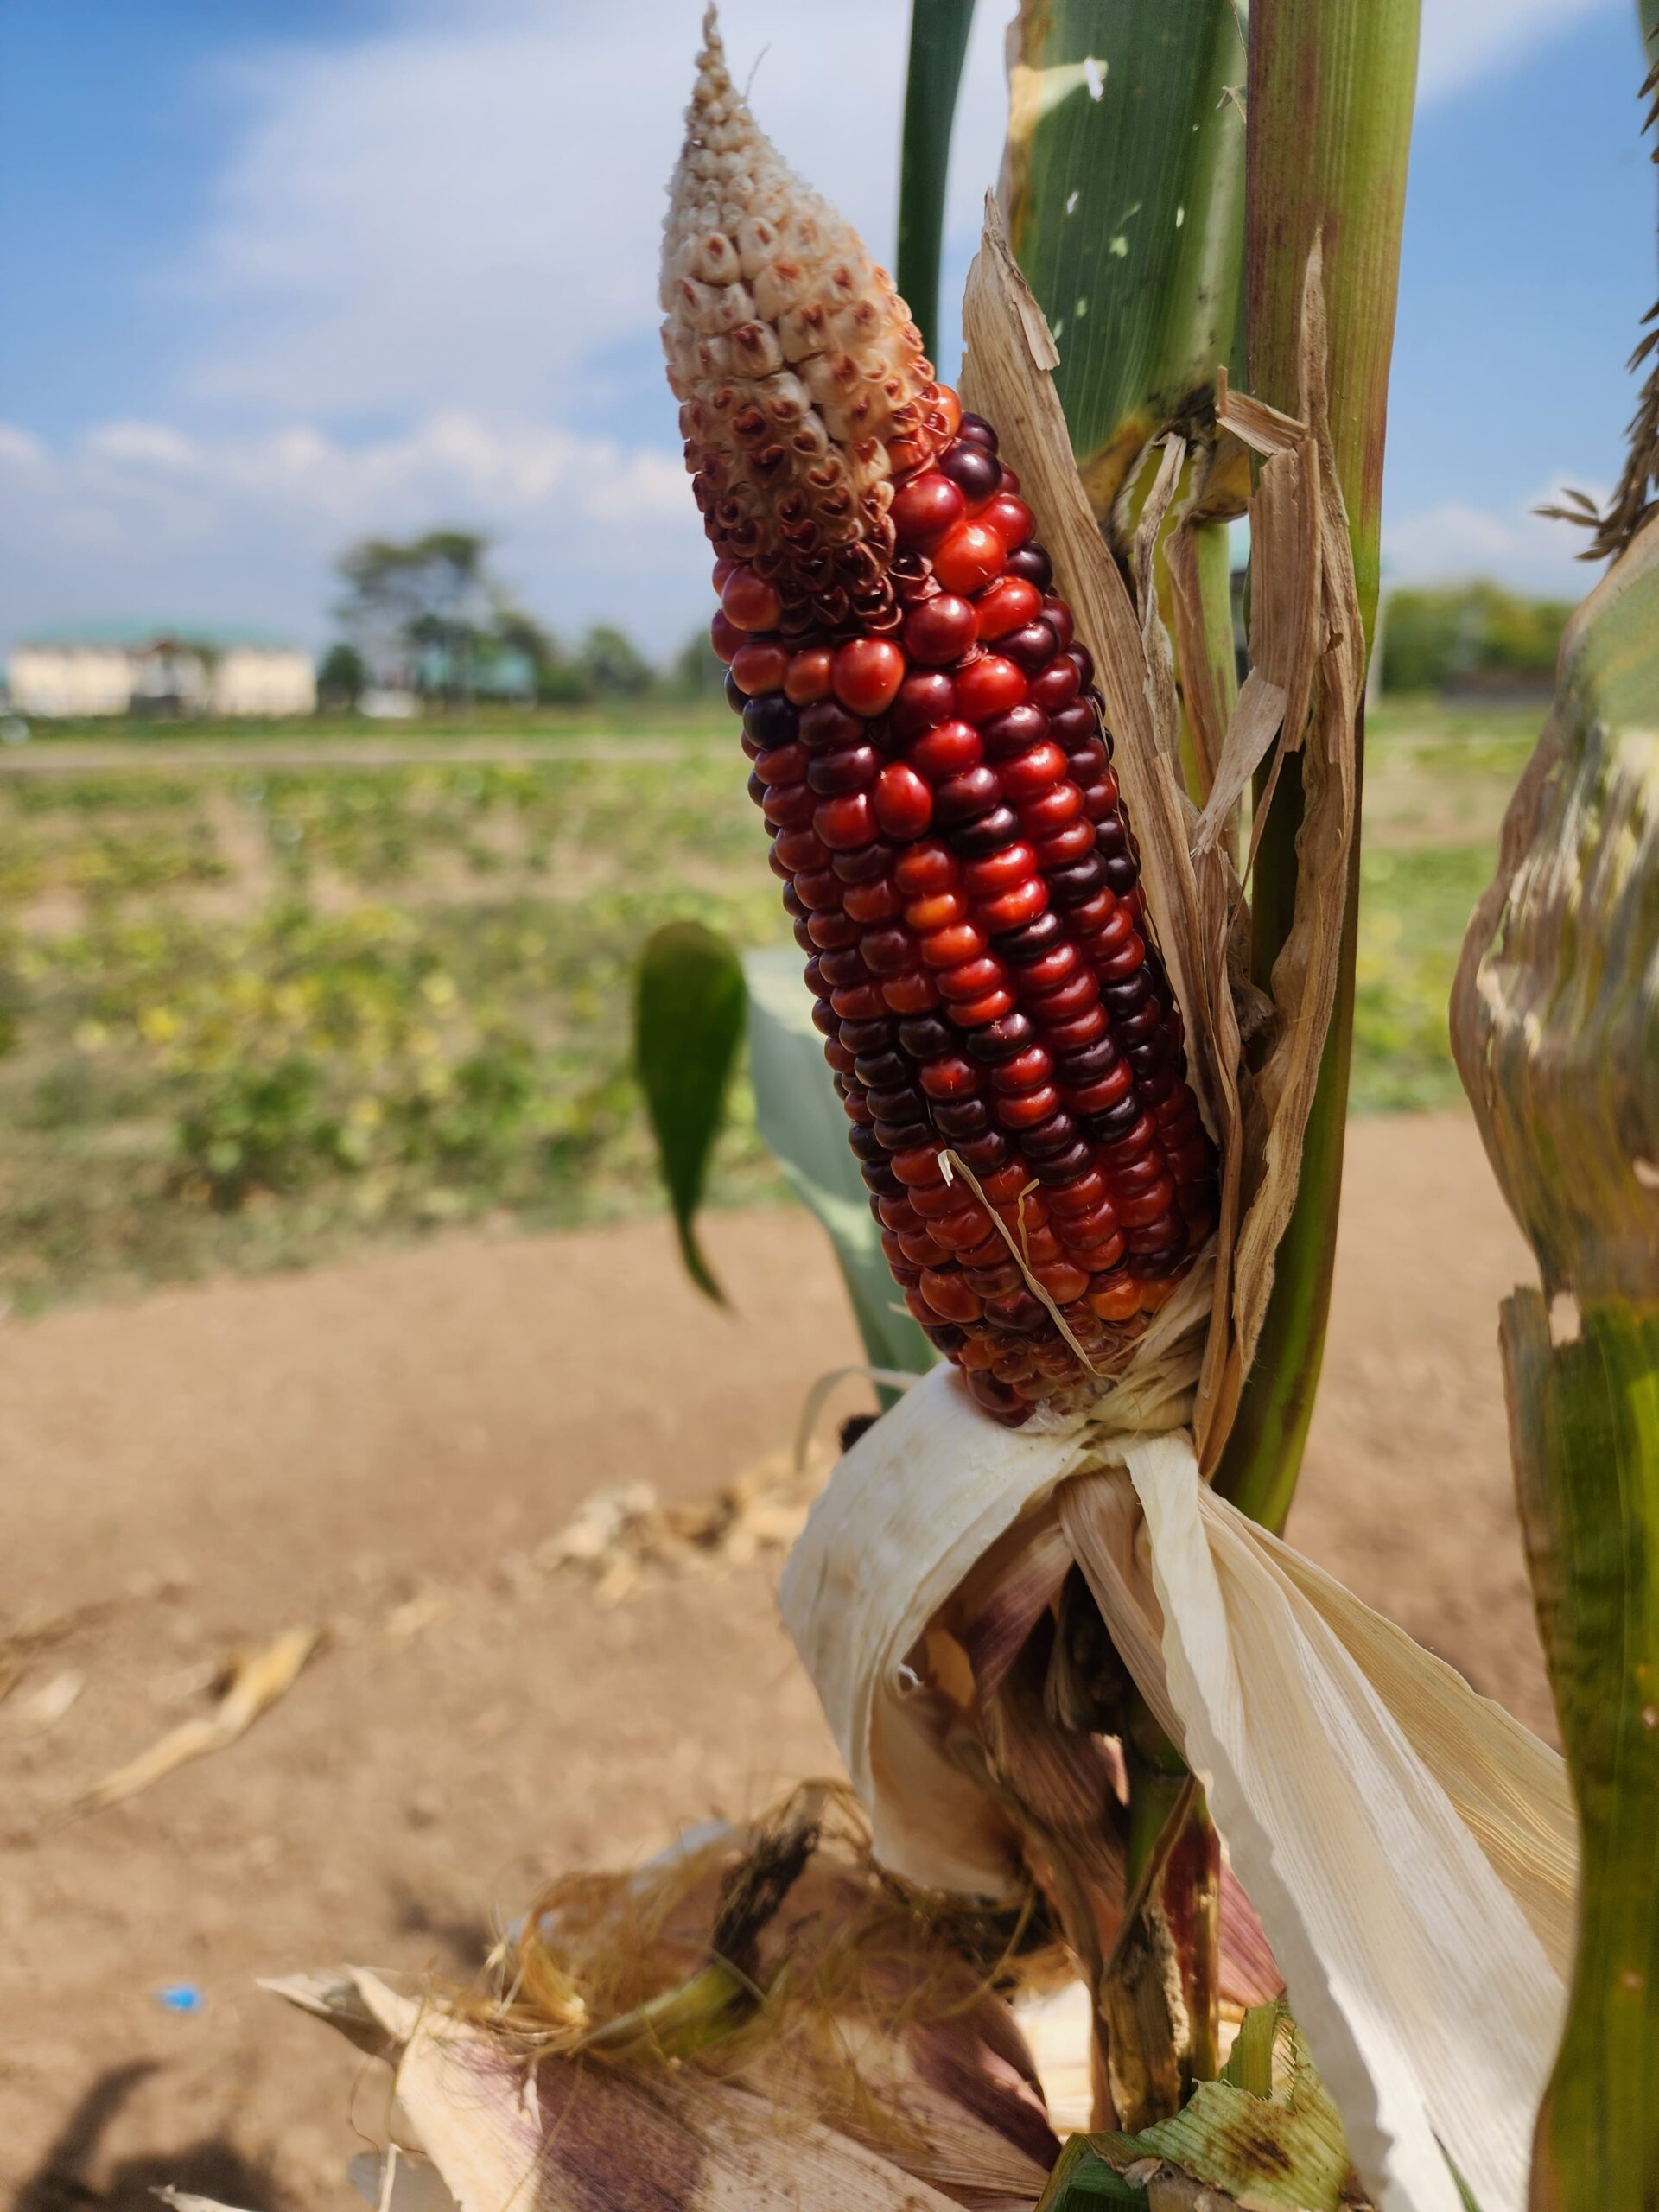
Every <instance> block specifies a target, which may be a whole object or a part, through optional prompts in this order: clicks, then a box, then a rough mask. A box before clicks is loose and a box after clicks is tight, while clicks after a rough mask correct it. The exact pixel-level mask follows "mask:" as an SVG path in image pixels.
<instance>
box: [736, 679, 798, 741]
mask: <svg viewBox="0 0 1659 2212" xmlns="http://www.w3.org/2000/svg"><path fill="white" fill-rule="evenodd" d="M800 720H801V717H800V714H799V711H798V709H796V708H794V707H791V705H790V703H789V701H788V700H787V699H785V696H784V695H783V693H782V692H781V691H767V692H766V693H764V694H763V695H762V696H761V697H760V698H759V699H751V700H750V701H749V702H748V704H747V706H746V707H745V708H744V709H743V734H744V736H745V737H747V739H748V740H749V741H750V743H751V744H753V745H758V746H760V747H761V749H762V750H763V751H766V752H769V751H770V750H771V749H772V747H773V746H774V745H788V744H791V742H792V741H793V740H794V738H795V735H796V732H797V728H798V725H799V722H800Z"/></svg>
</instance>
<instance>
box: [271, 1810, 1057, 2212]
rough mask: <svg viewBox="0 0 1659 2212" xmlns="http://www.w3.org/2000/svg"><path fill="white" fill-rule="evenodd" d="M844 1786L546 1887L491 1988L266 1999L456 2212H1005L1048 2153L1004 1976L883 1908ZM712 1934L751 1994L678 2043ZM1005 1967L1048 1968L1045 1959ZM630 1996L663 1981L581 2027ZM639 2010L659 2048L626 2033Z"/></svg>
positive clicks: (925, 1918)
mask: <svg viewBox="0 0 1659 2212" xmlns="http://www.w3.org/2000/svg"><path fill="white" fill-rule="evenodd" d="M844 1796H845V1793H844V1790H838V1789H837V1786H836V1785H834V1784H817V1785H808V1786H806V1787H805V1788H804V1789H802V1790H801V1791H798V1792H797V1793H796V1795H795V1796H794V1797H793V1798H791V1800H789V1801H788V1802H786V1804H785V1806H784V1807H782V1808H779V1812H778V1813H777V1814H775V1815H772V1817H771V1819H769V1820H768V1821H766V1822H763V1823H761V1824H760V1825H759V1826H757V1827H754V1828H752V1829H747V1830H742V1829H736V1828H732V1827H715V1828H713V1829H712V1830H709V1831H705V1832H704V1833H703V1834H702V1837H701V1838H699V1839H688V1840H686V1841H685V1842H684V1843H683V1844H682V1845H680V1846H677V1847H675V1848H673V1849H672V1850H671V1851H670V1852H668V1853H664V1854H663V1855H662V1857H661V1858H659V1859H657V1860H655V1861H653V1862H652V1865H651V1866H647V1867H645V1868H643V1869H641V1870H639V1872H637V1873H635V1874H632V1875H624V1876H615V1877H601V1876H589V1877H578V1878H573V1879H572V1880H571V1881H570V1882H569V1883H567V1884H565V1885H556V1886H555V1888H554V1889H553V1890H552V1891H550V1892H549V1894H548V1896H547V1897H546V1898H545V1899H543V1901H542V1902H540V1903H539V1904H537V1905H536V1906H535V1907H533V1908H532V1910H531V1913H530V1914H529V1915H528V1916H526V1918H525V1921H524V1924H523V1928H522V1930H521V1932H520V1933H519V1934H518V1936H517V1937H516V1939H515V1940H514V1942H513V1943H512V1945H511V1946H509V1947H507V1948H506V1949H505V1955H504V1957H503V1958H502V1960H501V1962H500V1966H499V1973H500V1977H501V1986H500V1989H499V1994H498V1995H497V1996H495V1997H493V1998H477V1997H464V1996H461V1994H459V1993H455V1994H453V1995H444V1994H442V1993H435V1992H431V1991H428V1992H426V1993H423V1994H422V1995H421V1996H418V1997H417V1996H416V1995H413V1994H410V1993H404V1992H401V1991H399V1990H397V1989H396V1988H394V1987H393V1986H391V1985H390V1984H388V1983H386V1982H385V1981H384V1980H381V1979H380V1978H379V1977H377V1976H375V1975H372V1974H365V1972H363V1971H362V1970H361V1969H354V1968H353V1969H346V1970H345V1971H344V1972H343V1973H341V1974H334V1975H326V1976H305V1977H297V1978H296V1979H295V1980H292V1981H290V1982H289V1983H286V1984H281V1985H276V1984H273V1985H270V1986H273V1987H275V1988H277V1990H278V1993H281V1994H283V1995H285V1996H287V1997H289V1999H290V2000H291V2001H293V2002H295V2003H296V2004H298V2005H301V2006H302V2009H304V2010H306V2011H308V2012H312V2013H314V2014H316V2015H318V2016H319V2017H321V2018H325V2019H327V2020H328V2021H330V2022H331V2023H332V2024H334V2025H336V2026H338V2027H339V2028H340V2029H341V2031H343V2032H344V2033H346V2035H347V2036H348V2037H350V2038H351V2040H352V2041H353V2042H354V2043H355V2044H358V2045H359V2047H360V2048H366V2049H370V2050H372V2051H373V2052H374V2053H375V2055H376V2056H384V2057H385V2058H386V2059H387V2061H388V2063H390V2064H391V2066H392V2068H393V2069H394V2081H393V2089H392V2102H391V2124H390V2131H389V2134H390V2140H391V2142H392V2143H395V2144H397V2145H400V2146H401V2148H402V2151H403V2152H404V2153H405V2154H407V2153H410V2152H412V2153H414V2154H416V2155H417V2156H418V2157H420V2158H423V2159H425V2160H429V2161H430V2162H431V2167H432V2168H433V2169H435V2171H436V2173H437V2175H439V2176H441V2177H442V2182H443V2183H444V2185H445V2186H446V2188H447V2189H448V2191H449V2192H450V2194H451V2196H453V2198H454V2201H455V2202H457V2203H458V2204H459V2205H460V2206H461V2208H462V2212H499V2208H505V2206H506V2205H508V2204H510V2203H512V2204H521V2203H522V2204H528V2205H531V2206H537V2207H546V2208H549V2212H551V2208H554V2207H557V2208H560V2212H565V2209H566V2208H569V2212H578V2209H579V2208H580V2212H587V2208H588V2207H591V2206H592V2205H594V2204H595V2203H598V2202H603V2203H604V2204H606V2205H607V2206H613V2207H616V2208H618V2212H629V2209H630V2208H632V2207H635V2206H638V2207H639V2212H664V2209H665V2208H669V2207H673V2208H682V2207H683V2208H685V2212H691V2208H694V2207H695V2208H701V2207H705V2206H721V2207H723V2206H727V2205H737V2204H744V2203H753V2202H803V2203H808V2204H811V2205H814V2206H817V2205H823V2206H825V2207H829V2208H831V2212H834V2208H837V2207H841V2206H842V2205H846V2206H849V2207H868V2208H872V2212H879V2209H880V2208H887V2207H893V2208H894V2212H898V2209H899V2208H901V2207H905V2208H909V2207H927V2208H930V2209H931V2208H932V2207H934V2206H936V2205H939V2204H944V2203H953V2204H957V2205H960V2206H963V2207H964V2208H968V2212H1015V2209H1016V2208H1019V2209H1020V2212H1023V2208H1027V2207H1029V2206H1030V2205H1031V2204H1032V2203H1033V2202H1034V2201H1035V2199H1036V2197H1037V2196H1039V2194H1040V2192H1041V2190H1042V2188H1043V2186H1044V2184H1045V2182H1046V2177H1047V2174H1048V2171H1049V2170H1050V2168H1051V2166H1052V2163H1053V2159H1054V2157H1055V2155H1056V2152H1057V2151H1058V2144H1057V2142H1056V2139H1055V2138H1054V2136H1053V2135H1052V2133H1051V2131H1050V2130H1049V2128H1048V2126H1047V2125H1046V2120H1045V2119H1044V2115H1043V2110H1042V2105H1041V2099H1040V2091H1039V2086H1038V2083H1037V2078H1036V2075H1035V2072H1034V2069H1033V2063H1032V2060H1031V2057H1030V2054H1029V2052H1028V2051H1027V2048H1026V2045H1025V2044H1024V2041H1023V2039H1022V2038H1021V2037H1020V2032H1019V2030H1018V2028H1017V2026H1016V2025H1015V2024H1014V2018H1013V2015H1012V2013H1011V2012H1010V2011H1009V2008H1008V2005H1007V2001H1006V2000H1005V1999H1004V1998H1003V1997H1002V1996H1001V1995H999V1994H998V1993H996V1992H995V1990H994V1988H993V1986H992V1979H993V1976H994V1975H995V1977H996V1978H999V1979H1001V1980H1008V1979H1010V1978H1011V1977H1010V1975H1009V1974H1007V1973H1004V1972H1002V1971H1001V1969H1000V1968H997V1967H987V1965H985V1964H984V1963H983V1962H982V1961H981V1960H978V1959H976V1958H975V1957H973V1956H970V1955H969V1953H968V1951H967V1950H964V1949H963V1948H960V1942H961V1940H962V1938H963V1932H964V1930H966V1929H968V1927H969V1923H966V1922H964V1921H963V1918H962V1916H961V1915H960V1914H957V1915H956V1916H949V1915H947V1916H943V1917H940V1918H937V1919H936V1918H934V1917H932V1916H931V1915H930V1912H929V1910H927V1908H926V1907H925V1905H924V1904H920V1903H919V1902H915V1901H907V1900H906V1899H903V1898H900V1897H896V1896H895V1895H894V1894H893V1891H892V1890H891V1888H890V1886H889V1885H887V1884H886V1883H885V1882H884V1881H882V1880H881V1879H880V1878H879V1877H878V1876H877V1875H876V1874H875V1873H874V1870H873V1868H872V1867H871V1866H870V1863H869V1860H868V1855H867V1853H863V1852H862V1851H861V1848H860V1847H858V1845H857V1843H856V1836H857V1833H858V1830H857V1825H856V1823H853V1847H852V1848H850V1849H849V1847H848V1839H847V1838H846V1837H844V1836H843V1837H841V1838H838V1839H837V1840H836V1841H835V1842H834V1843H832V1844H829V1845H823V1843H822V1841H821V1829H820V1825H819V1824H820V1823H821V1822H822V1821H823V1819H824V1818H825V1815H826V1812H827V1813H828V1814H829V1815H832V1816H833V1815H834V1814H835V1812H836V1808H837V1806H838V1804H839V1803H840V1802H841V1801H842V1799H844ZM845 1826H846V1821H845V1820H843V1821H842V1827H845ZM780 1852H781V1853H782V1854H783V1855H782V1858H781V1859H780V1858H779V1853H780ZM803 1854H804V1855H803ZM768 1885H773V1886H772V1888H771V1889H770V1890H769V1888H768ZM746 1916H753V1917H752V1919H751V1920H748V1921H746ZM739 1923H745V1924H749V1925H752V1929H753V1934H752V1936H750V1937H747V1938H746V1937H744V1936H743V1935H742V1932H741V1926H740V1924H739ZM975 1925H976V1926H977V1923H975ZM711 1929H713V1931H714V1934H715V1937H716V1938H717V1939H718V1940H720V1941H722V1942H727V1943H728V1944H732V1943H739V1944H742V1943H745V1942H747V1946H748V1948H747V1958H748V1970H747V1981H748V1995H747V2002H746V2004H745V2005H742V2006H741V2007H740V2008H739V2010H738V2011H737V2012H728V2013H727V2015H726V2016H725V2017H724V2018H714V2017H711V2018H710V2020H709V2032H708V2033H707V2034H706V2035H705V2036H704V2037H702V2040H701V2041H700V2042H696V2041H692V2040H688V2038H687V2037H686V2036H685V2034H684V2033H683V2028H684V2027H685V2026H686V2025H687V2024H689V2014H688V2006H689V2004H690V2001H691V2000H692V1999H693V1998H694V1997H695V1994H696V1991H697V1989H698V1987H699V1986H700V1984H702V1983H703V1982H705V1981H707V1980H708V1979H709V1965H708V1963H707V1961H709V1940H710V1930H711ZM980 1940H981V1941H982V1937H981V1938H980ZM720 1963H721V1961H719V1960H718V1959H716V1960H715V1964H716V1965H718V1964H720ZM1021 1963H1022V1964H1026V1965H1027V1966H1028V1967H1030V1968H1031V1969H1032V1970H1033V1971H1035V1972H1037V1973H1039V1974H1040V1973H1042V1972H1044V1971H1052V1969H1046V1967H1045V1965H1044V1956H1043V1955H1041V1954H1039V1955H1037V1956H1035V1957H1034V1958H1032V1959H1030V1960H1028V1961H1025V1960H1022V1961H1021ZM550 1974H551V1978H552V1985H556V2002H554V2004H553V2005H551V2007H550V2008H549V2007H547V2006H545V2005H544V2004H543V1997H544V1995H545V1992H546V1990H547V1988H548V1987H549V1986H551V1985H550V1980H549V1977H550ZM688 1977H689V1978H688ZM742 1979H743V1978H742V1977H740V1980H742ZM641 1988H645V1989H651V1988H658V1989H659V1993H658V1995H657V1996H656V1997H655V1998H653V1999H651V2000H649V2001H648V2002H646V2003H645V2004H644V2005H634V2006H633V2009H632V2012H625V2013H623V2014H620V2015H619V2016H617V2017H616V2018H605V2017H603V2014H604V2011H605V2008H606V2006H607V2005H611V2004H615V2003H618V2002H621V2003H624V2004H626V2002H627V1999H628V1997H629V1995H630V1993H638V1991H639V1990H640V1989H641ZM572 1996H574V1998H575V2000H576V2001H575V2003H574V2004H572V2003H571V2002H569V1999H570V1998H571V1997H572ZM682 2014H688V2018H687V2019H682V2018H681V2017H680V2016H681V2015H682ZM671 2015H672V2016H673V2018H674V2025H673V2026H672V2027H671V2028H666V2024H667V2023H669V2021H670V2018H671ZM646 2020H649V2021H651V2022H652V2023H653V2024H656V2025H657V2026H658V2027H659V2028H666V2032H665V2034H664V2037H662V2039H660V2040H658V2039H656V2038H654V2037H652V2035H643V2036H642V2035H640V2034H639V2033H637V2032H635V2031H634V2025H633V2024H635V2023H643V2022H645V2021H646ZM619 2031H621V2032H619ZM750 2192H753V2193H752V2194H751V2193H750Z"/></svg>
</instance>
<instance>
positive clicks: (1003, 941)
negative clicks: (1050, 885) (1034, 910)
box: [991, 907, 1065, 968]
mask: <svg viewBox="0 0 1659 2212" xmlns="http://www.w3.org/2000/svg"><path fill="white" fill-rule="evenodd" d="M1064 938H1065V923H1064V922H1063V921H1062V920H1061V919H1060V918H1059V916H1058V914H1057V913H1055V912H1054V911H1053V909H1052V907H1046V908H1045V909H1044V911H1043V912H1041V913H1040V914H1039V915H1038V917H1037V918H1036V920H1035V921H1032V922H1026V923H1023V924H1022V925H1020V928H1019V929H1017V930H1005V931H1003V933H1002V934H1001V937H994V938H992V939H991V943H992V944H994V945H995V948H996V952H997V957H998V958H999V959H1001V960H1011V961H1012V962H1013V963H1014V966H1015V967H1016V968H1023V967H1025V966H1027V964H1028V963H1030V962H1031V961H1033V960H1040V959H1041V958H1042V957H1043V955H1044V954H1045V953H1046V952H1052V951H1053V950H1054V948H1055V946H1056V945H1057V944H1060V943H1061V942H1062V940H1063V939H1064Z"/></svg>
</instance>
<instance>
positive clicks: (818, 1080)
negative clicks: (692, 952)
mask: <svg viewBox="0 0 1659 2212" xmlns="http://www.w3.org/2000/svg"><path fill="white" fill-rule="evenodd" d="M743 973H744V975H745V976H746V977H747V982H748V987H749V1069H750V1075H751V1077H752V1080H753V1084H754V1103H755V1111H756V1114H757V1116H758V1117H759V1120H760V1134H761V1135H762V1136H763V1137H764V1138H765V1139H766V1142H767V1144H768V1145H769V1146H770V1147H771V1148H772V1153H773V1154H775V1156H776V1158H777V1160H778V1164H779V1166H780V1167H781V1168H782V1169H783V1171H784V1173H785V1175H787V1176H788V1178H789V1179H790V1182H791V1185H793V1187H794V1189H795V1192H796V1193H797V1195H798V1197H799V1198H801V1199H802V1200H803V1201H804V1203H805V1204H806V1205H809V1206H810V1207H811V1209H812V1211H813V1212H814V1213H815V1214H817V1217H818V1219H819V1220H820V1221H821V1222H822V1223H823V1225H824V1227H825V1228H826V1229H827V1230H829V1241H830V1243H832V1244H833V1245H834V1246H835V1250H836V1260H837V1261H838V1262H840V1265H841V1272H842V1277H843V1279H844V1280H845V1281H846V1285H847V1293H848V1295H849V1298H850V1299H851V1300H852V1301H853V1312H854V1313H855V1316H856V1318H857V1320H858V1326H859V1333H860V1334H861V1337H862V1338H863V1339H864V1349H865V1351H866V1353H867V1355H868V1358H869V1362H870V1364H871V1366H872V1367H887V1368H894V1369H897V1370H899V1371H900V1372H902V1373H906V1374H911V1375H921V1374H924V1373H925V1371H926V1370H927V1369H928V1368H930V1367H931V1365H932V1364H933V1361H934V1357H935V1355H934V1351H933V1348H932V1346H931V1344H929V1343H928V1341H927V1338H925V1336H924V1335H923V1334H922V1332H921V1331H920V1329H919V1328H918V1326H917V1325H916V1323H915V1322H914V1321H913V1320H912V1319H911V1317H910V1315H909V1314H908V1313H906V1311H905V1308H904V1306H903V1305H902V1304H901V1303H900V1301H899V1293H898V1290H897V1289H896V1287H894V1284H893V1277H892V1276H891V1275H890V1274H888V1273H887V1261H886V1260H885V1258H884V1257H883V1256H882V1252H881V1238H880V1230H878V1229H877V1227H876V1224H875V1220H874V1216H873V1215H872V1214H871V1212H870V1207H869V1194H868V1192H867V1191H866V1190H865V1188H864V1180H863V1178H862V1177H861V1175H860V1173H859V1172H858V1162H857V1161H856V1160H855V1159H854V1157H853V1154H852V1149H851V1147H850V1146H849V1144H848V1141H847V1118H846V1116H845V1115H844V1114H843V1113H842V1110H841V1103H840V1101H839V1100H838V1099H837V1098H836V1093H835V1089H834V1086H833V1084H831V1082H830V1080H829V1070H828V1068H827V1067H826V1066H825V1065H824V1058H823V1039H822V1038H821V1037H820V1036H819V1035H818V1033H817V1030H816V1029H814V1027H812V1015H811V1006H810V1001H809V1000H808V998H807V995H806V993H805V992H804V990H803V989H802V988H801V978H800V964H799V961H798V957H797V956H796V954H795V953H794V951H793V950H777V951H769V952H752V953H750V955H749V956H748V957H747V960H745V962H744V963H743Z"/></svg>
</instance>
